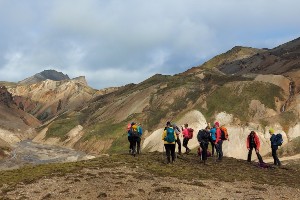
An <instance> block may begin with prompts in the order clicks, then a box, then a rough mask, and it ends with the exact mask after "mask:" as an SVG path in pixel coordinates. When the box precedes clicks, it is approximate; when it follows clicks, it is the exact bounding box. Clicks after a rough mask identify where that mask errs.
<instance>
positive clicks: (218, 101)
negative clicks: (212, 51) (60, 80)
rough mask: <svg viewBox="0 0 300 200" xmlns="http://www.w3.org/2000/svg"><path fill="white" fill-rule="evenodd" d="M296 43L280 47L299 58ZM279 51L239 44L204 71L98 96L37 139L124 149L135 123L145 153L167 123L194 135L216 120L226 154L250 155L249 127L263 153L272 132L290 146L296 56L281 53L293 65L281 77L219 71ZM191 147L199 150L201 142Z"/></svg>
mask: <svg viewBox="0 0 300 200" xmlns="http://www.w3.org/2000/svg"><path fill="white" fill-rule="evenodd" d="M297 44H298V40H295V41H292V42H290V43H287V44H285V45H282V46H283V47H284V48H285V49H290V50H291V51H289V54H291V55H294V53H295V54H296V53H297V52H298V49H297V48H292V47H295V46H297ZM282 46H280V47H277V48H275V49H273V50H256V49H251V48H246V49H245V48H241V47H236V48H233V49H232V50H230V51H228V52H226V53H224V54H223V55H221V56H219V57H218V56H217V57H215V58H213V60H211V61H208V62H207V63H206V64H204V67H203V66H199V67H197V68H193V69H191V70H188V71H187V72H185V73H182V74H178V75H174V76H169V75H160V74H157V75H154V76H153V77H151V78H149V79H147V80H145V81H143V82H141V83H139V84H129V85H126V86H123V87H121V88H119V89H118V90H117V91H115V92H111V93H109V94H105V95H101V96H95V97H94V98H92V99H91V101H90V103H89V104H88V105H87V106H86V107H84V108H83V109H81V110H76V111H72V112H68V113H65V114H64V115H61V116H60V117H58V118H57V119H55V120H54V121H53V122H51V123H48V124H45V125H44V127H43V129H42V130H41V132H40V134H39V135H38V136H37V137H36V138H35V141H38V142H44V143H49V144H53V143H54V144H58V145H63V146H68V147H72V148H76V149H80V150H84V151H87V152H92V153H100V152H110V153H114V152H122V151H124V150H126V151H127V148H128V147H127V145H128V141H127V137H126V133H125V127H126V124H127V123H129V122H131V121H137V122H140V123H142V126H143V128H144V131H145V134H144V142H143V148H144V150H145V151H162V149H163V146H162V145H163V144H162V142H161V139H160V137H161V132H162V128H163V127H164V125H165V123H166V121H168V120H171V121H173V122H176V123H177V124H178V125H182V124H184V123H186V122H187V123H189V125H190V127H192V128H193V129H195V130H196V133H197V131H198V130H199V129H202V128H204V127H205V126H206V125H207V123H213V122H214V121H219V122H220V123H221V124H224V125H226V126H227V127H228V129H229V132H230V135H231V136H230V137H231V139H230V141H229V142H227V143H226V144H224V152H225V155H227V156H232V157H236V158H244V157H245V155H246V153H247V149H246V148H244V143H245V140H246V136H247V135H248V134H249V132H250V131H251V130H255V131H256V132H258V134H259V137H260V138H261V141H262V144H263V145H262V146H263V147H262V150H261V152H262V154H267V153H269V151H270V148H269V137H270V136H269V134H268V129H269V127H273V128H275V130H276V132H281V133H282V134H283V135H284V140H285V143H284V144H285V145H286V144H288V142H290V141H292V140H293V139H295V138H297V137H299V136H300V130H299V124H300V122H299V119H300V117H299V116H300V106H299V105H300V102H299V99H300V93H299V91H300V88H299V87H300V84H299V83H300V82H299V81H300V79H299V77H300V76H299V75H300V71H299V68H297V67H293V68H290V67H289V66H290V63H292V62H294V61H293V60H294V57H293V56H292V57H285V56H283V55H282V59H283V58H284V59H286V60H287V59H291V60H290V61H289V62H287V61H286V62H282V63H281V64H282V68H285V69H286V70H284V73H281V72H278V73H277V74H276V75H274V74H272V73H271V72H273V71H270V73H267V71H266V72H265V73H262V74H253V73H244V74H241V75H240V74H239V73H235V74H234V75H232V74H226V73H225V74H224V73H222V72H220V71H219V70H222V66H224V65H225V64H226V63H235V62H240V61H241V60H245V59H246V60H247V59H249V60H250V59H253V58H254V57H257V54H259V55H260V54H264V55H265V56H266V57H267V58H268V59H269V56H270V57H272V55H269V54H268V53H266V52H270V51H275V50H276V49H280V48H282ZM293 50H295V52H294V53H293V52H292V51H293ZM241 51H242V52H244V53H241ZM227 56H228V58H227ZM216 60H217V61H216ZM209 63H213V64H209ZM285 64H286V65H287V66H285ZM258 72H259V71H258ZM196 133H195V134H196ZM190 146H191V147H192V148H193V147H197V146H198V142H197V141H196V138H194V139H193V140H192V141H191V142H190Z"/></svg>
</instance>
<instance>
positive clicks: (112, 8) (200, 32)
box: [0, 0, 300, 88]
mask: <svg viewBox="0 0 300 200" xmlns="http://www.w3.org/2000/svg"><path fill="white" fill-rule="evenodd" d="M299 7H300V2H299V1H297V0H264V1H262V0H251V1H250V0H227V1H223V0H214V1H208V0H172V1H171V0H153V1H139V0H127V1H123V0H110V1H106V0H85V1H82V0H53V1H34V0H28V1H26V2H21V3H20V1H16V0H10V1H8V0H0V26H1V32H0V37H1V43H0V56H1V57H2V59H0V72H1V75H0V80H9V81H19V80H21V79H24V78H26V77H28V76H31V75H33V74H35V73H38V72H40V71H41V70H43V69H48V68H52V69H56V70H59V71H62V72H63V73H67V74H68V75H69V76H70V77H73V76H79V75H85V76H86V78H87V80H88V82H89V83H90V84H91V85H92V86H93V87H95V88H102V87H104V86H105V87H106V86H109V85H108V84H112V85H114V86H116V85H122V84H125V83H129V82H132V81H130V78H129V75H127V72H128V71H131V73H132V72H134V73H136V75H137V76H138V77H139V79H138V80H137V81H136V82H139V81H142V80H143V78H148V77H149V76H150V75H152V74H155V73H168V74H174V73H178V72H182V71H184V70H186V69H187V68H189V67H192V66H194V65H198V64H200V63H201V62H203V61H205V60H206V59H208V58H211V57H213V56H214V55H216V54H219V53H221V52H224V51H227V50H228V49H230V48H232V47H233V46H235V45H244V46H253V47H260V48H262V47H268V48H272V47H275V46H276V45H279V44H281V43H283V42H287V41H289V40H291V39H294V38H296V37H299V33H300V27H299V26H297V25H298V24H300V14H299V11H298V8H299ZM18 56H19V57H18ZM79 73H82V74H79ZM101 74H105V77H103V76H98V75H101ZM100 77H101V78H100ZM115 77H117V78H115ZM127 81H128V82H127Z"/></svg>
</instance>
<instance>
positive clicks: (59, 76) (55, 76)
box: [19, 70, 70, 84]
mask: <svg viewBox="0 0 300 200" xmlns="http://www.w3.org/2000/svg"><path fill="white" fill-rule="evenodd" d="M47 79H49V80H53V81H62V80H70V78H69V76H68V75H67V74H63V73H62V72H58V71H56V70H44V71H42V72H40V73H37V74H35V75H33V76H31V77H29V78H26V79H24V80H22V81H20V82H19V84H34V83H37V82H41V81H45V80H47Z"/></svg>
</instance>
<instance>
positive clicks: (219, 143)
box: [218, 140, 223, 160]
mask: <svg viewBox="0 0 300 200" xmlns="http://www.w3.org/2000/svg"><path fill="white" fill-rule="evenodd" d="M222 145H223V141H222V140H220V141H219V142H218V146H219V158H218V159H219V160H222V159H223V150H222Z"/></svg>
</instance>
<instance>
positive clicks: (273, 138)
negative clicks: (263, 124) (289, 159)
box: [269, 128, 281, 166]
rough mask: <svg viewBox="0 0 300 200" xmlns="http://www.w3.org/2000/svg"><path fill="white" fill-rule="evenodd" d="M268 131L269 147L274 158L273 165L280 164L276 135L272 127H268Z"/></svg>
mask: <svg viewBox="0 0 300 200" xmlns="http://www.w3.org/2000/svg"><path fill="white" fill-rule="evenodd" d="M269 133H270V135H271V138H270V141H271V149H272V157H273V159H274V165H278V166H281V162H280V160H279V158H278V156H277V149H278V143H277V138H276V135H275V134H274V129H273V128H270V130H269Z"/></svg>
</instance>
